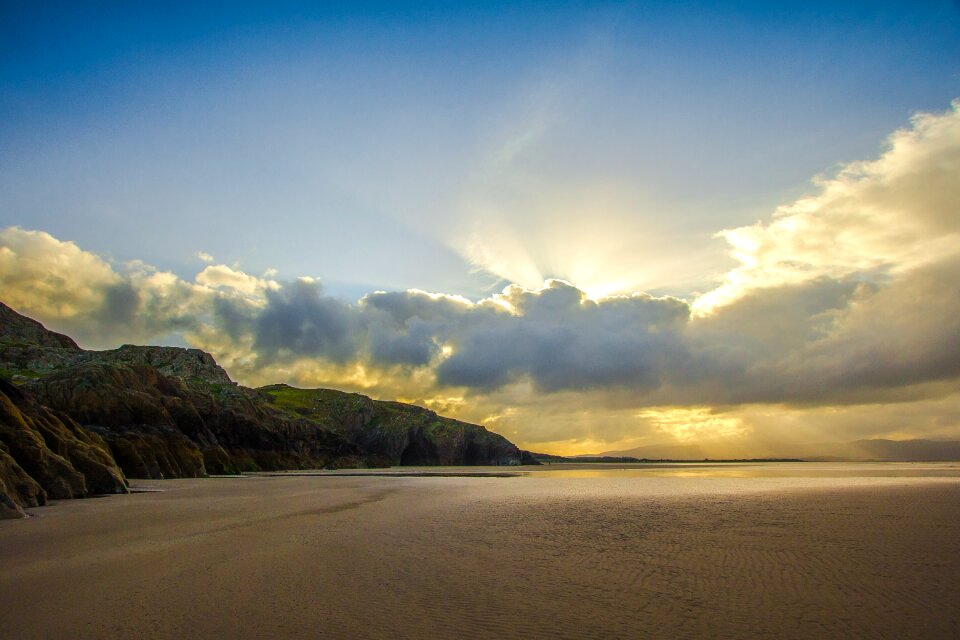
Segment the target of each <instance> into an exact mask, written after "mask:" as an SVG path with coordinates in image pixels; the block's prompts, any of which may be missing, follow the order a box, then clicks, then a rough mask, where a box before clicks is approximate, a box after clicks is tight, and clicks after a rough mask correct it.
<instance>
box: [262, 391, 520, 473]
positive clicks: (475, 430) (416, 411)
mask: <svg viewBox="0 0 960 640" xmlns="http://www.w3.org/2000/svg"><path fill="white" fill-rule="evenodd" d="M259 391H260V392H261V394H263V396H264V397H266V398H267V399H269V401H270V402H272V403H273V405H274V406H276V407H278V408H280V409H282V410H284V411H285V412H287V413H289V414H291V415H300V416H304V417H306V418H309V419H310V420H312V421H314V422H317V423H319V424H322V425H324V426H326V427H328V428H330V429H332V430H334V431H336V432H337V433H340V434H342V435H343V436H344V437H345V438H346V439H347V440H349V441H350V442H351V443H353V444H354V445H356V446H358V447H360V448H361V449H363V450H364V451H367V452H369V453H370V454H372V455H375V456H378V457H380V458H381V459H382V460H383V461H384V462H385V463H386V464H390V465H516V464H521V462H523V461H524V460H523V456H522V452H521V451H520V450H519V449H517V447H516V446H515V445H514V444H512V443H511V442H510V441H509V440H507V439H506V438H504V437H503V436H500V435H497V434H496V433H491V432H490V431H487V430H486V429H485V428H484V427H482V426H480V425H475V424H469V423H467V422H461V421H459V420H453V419H450V418H444V417H441V416H438V415H437V414H436V413H434V412H433V411H430V410H429V409H424V408H422V407H418V406H414V405H409V404H404V403H401V402H385V401H378V400H371V399H370V398H368V397H367V396H363V395H360V394H357V393H345V392H343V391H334V390H332V389H296V388H294V387H290V386H287V385H283V384H278V385H270V386H267V387H261V388H260V389H259Z"/></svg>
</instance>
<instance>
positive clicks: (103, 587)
mask: <svg viewBox="0 0 960 640" xmlns="http://www.w3.org/2000/svg"><path fill="white" fill-rule="evenodd" d="M601 475H602V474H601ZM949 475H950V474H941V477H918V476H909V477H902V476H901V477H867V475H866V474H860V475H859V476H856V477H840V478H838V477H764V476H762V475H761V476H760V477H736V476H732V477H731V476H723V475H722V474H719V475H716V474H714V475H709V474H707V475H703V474H701V475H699V476H697V475H695V476H694V477H684V476H681V477H677V476H669V475H668V476H657V475H648V476H643V477H636V476H629V475H627V476H624V477H617V476H615V475H614V476H609V475H608V476H603V477H596V476H586V477H577V476H576V474H573V475H569V474H568V475H566V476H563V475H556V476H550V475H549V474H544V473H535V474H533V475H531V476H526V477H489V478H483V477H409V478H407V477H351V476H347V477H322V478H321V477H311V476H291V477H253V478H251V477H245V478H211V479H204V480H175V481H166V482H153V483H140V484H141V486H145V487H147V488H159V489H163V491H161V492H153V493H139V494H134V495H130V496H111V497H106V498H99V499H92V500H82V501H65V502H61V503H59V504H57V505H54V506H52V507H46V508H41V509H35V510H32V513H33V514H35V515H36V516H37V517H33V518H30V519H27V520H19V521H3V522H0V567H2V571H0V638H18V639H27V638H38V639H39V638H44V639H47V638H217V637H223V638H344V639H350V638H390V639H393V638H956V637H960V611H958V606H957V605H958V603H960V479H958V478H957V477H945V476H949Z"/></svg>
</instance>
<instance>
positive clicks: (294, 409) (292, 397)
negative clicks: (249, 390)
mask: <svg viewBox="0 0 960 640" xmlns="http://www.w3.org/2000/svg"><path fill="white" fill-rule="evenodd" d="M258 391H260V392H261V393H264V394H266V395H267V396H268V398H269V399H270V402H271V403H272V404H273V406H274V407H276V408H277V409H280V410H282V411H286V412H287V413H290V414H293V415H296V416H302V417H307V418H311V419H314V420H328V419H331V418H333V417H335V416H341V415H345V414H350V413H356V412H358V411H361V410H362V409H363V408H364V406H365V404H366V402H369V400H368V399H367V398H366V397H364V396H360V395H357V394H354V393H346V392H344V391H335V390H333V389H297V388H295V387H289V386H287V385H280V384H278V385H270V386H267V387H261V388H260V389H258Z"/></svg>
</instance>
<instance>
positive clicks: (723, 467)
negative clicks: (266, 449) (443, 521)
mask: <svg viewBox="0 0 960 640" xmlns="http://www.w3.org/2000/svg"><path fill="white" fill-rule="evenodd" d="M250 475H271V476H273V475H280V476H360V477H369V476H374V477H376V476H388V477H526V478H554V479H561V478H564V479H569V478H580V479H591V478H597V479H600V478H605V479H615V480H623V479H627V478H704V479H707V478H823V479H829V478H836V479H842V478H850V479H854V478H960V462H644V463H636V464H619V463H618V464H598V463H591V464H570V463H562V464H546V465H543V466H522V467H391V468H390V469H341V470H336V471H324V470H315V471H292V472H278V473H270V474H250Z"/></svg>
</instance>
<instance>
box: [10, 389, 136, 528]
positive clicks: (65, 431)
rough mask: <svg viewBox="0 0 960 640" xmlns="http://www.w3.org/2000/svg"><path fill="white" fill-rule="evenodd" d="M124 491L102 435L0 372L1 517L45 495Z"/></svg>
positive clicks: (17, 513)
mask: <svg viewBox="0 0 960 640" xmlns="http://www.w3.org/2000/svg"><path fill="white" fill-rule="evenodd" d="M126 492H127V481H126V479H125V478H124V474H123V472H122V471H121V470H120V468H119V466H118V465H117V464H116V461H115V460H114V457H113V455H112V453H111V451H110V448H109V446H108V445H107V443H106V442H105V441H104V440H103V439H102V438H100V437H99V436H97V435H96V434H94V433H91V432H89V431H87V430H86V429H84V428H83V427H81V426H80V425H79V424H77V422H76V421H74V420H73V419H71V418H70V417H69V416H67V415H64V414H62V413H59V412H55V411H52V410H50V409H49V408H47V407H44V406H42V405H40V404H39V403H38V402H37V401H36V400H35V399H34V398H33V397H32V396H31V395H30V394H29V393H26V392H25V391H23V390H22V389H19V388H18V387H16V386H14V385H12V384H11V383H9V382H7V381H6V380H3V379H2V378H0V517H18V516H20V515H22V510H21V509H22V508H23V507H36V506H40V505H43V504H46V501H47V499H48V498H53V499H62V498H80V497H85V496H89V495H93V494H98V493H126Z"/></svg>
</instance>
